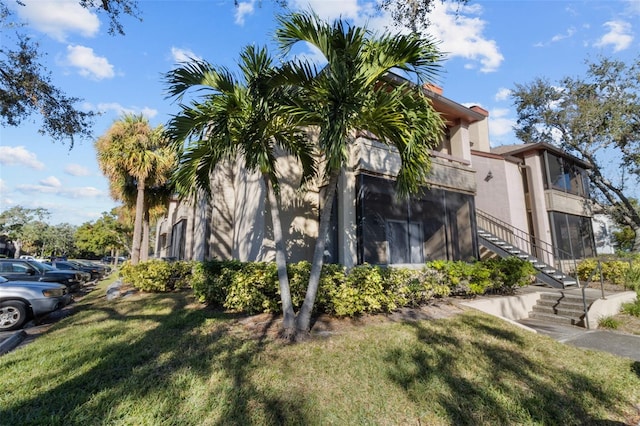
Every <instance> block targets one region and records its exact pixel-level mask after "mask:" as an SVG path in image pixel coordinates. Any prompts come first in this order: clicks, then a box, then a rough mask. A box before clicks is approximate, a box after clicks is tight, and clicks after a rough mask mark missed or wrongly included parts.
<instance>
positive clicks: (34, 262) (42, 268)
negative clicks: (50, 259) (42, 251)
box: [29, 260, 56, 272]
mask: <svg viewBox="0 0 640 426" xmlns="http://www.w3.org/2000/svg"><path fill="white" fill-rule="evenodd" d="M29 265H31V266H33V267H34V268H35V269H37V270H38V271H40V272H45V271H55V270H56V268H54V267H53V266H51V265H47V264H46V263H42V262H38V261H37V260H30V261H29Z"/></svg>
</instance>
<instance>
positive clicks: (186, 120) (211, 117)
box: [166, 46, 315, 337]
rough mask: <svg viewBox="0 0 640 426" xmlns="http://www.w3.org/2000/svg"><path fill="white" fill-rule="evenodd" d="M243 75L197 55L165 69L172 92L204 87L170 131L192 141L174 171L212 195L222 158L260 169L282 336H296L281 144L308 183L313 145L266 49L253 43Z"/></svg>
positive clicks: (184, 186)
mask: <svg viewBox="0 0 640 426" xmlns="http://www.w3.org/2000/svg"><path fill="white" fill-rule="evenodd" d="M240 69H241V71H242V75H241V76H240V78H236V77H234V75H233V74H232V73H231V72H230V71H229V70H227V69H226V68H215V67H213V66H212V65H210V64H208V63H206V62H201V61H194V62H191V63H189V64H185V65H183V66H182V67H180V68H177V69H175V70H173V71H171V72H169V73H168V74H167V78H166V79H167V82H168V84H169V94H170V96H177V97H178V98H179V99H181V98H182V96H183V95H184V94H185V93H186V92H187V91H195V90H205V92H204V93H205V95H203V96H202V98H201V100H197V101H194V102H193V103H192V104H191V105H189V106H187V105H181V108H182V110H181V112H180V113H179V114H178V115H176V116H175V117H174V118H173V119H172V120H171V123H170V124H169V128H168V134H169V135H170V137H171V138H172V139H173V140H174V141H176V143H178V144H180V145H182V143H183V142H184V141H188V142H189V144H188V146H187V148H186V151H185V152H184V153H183V155H182V157H181V160H180V166H179V168H178V170H177V172H176V174H175V185H176V188H177V189H178V191H179V192H180V193H182V194H184V195H191V196H193V197H194V198H196V197H197V196H198V195H199V193H200V192H203V193H204V194H205V195H209V194H210V191H211V188H210V183H211V173H212V172H213V170H214V169H215V168H216V166H217V165H218V164H220V162H221V161H224V160H229V159H233V158H238V157H239V158H240V159H241V160H242V161H243V163H244V166H245V168H246V169H247V170H248V171H258V172H260V173H261V175H262V179H263V181H264V185H265V188H266V189H267V196H268V200H269V205H270V208H271V218H272V223H273V234H274V242H275V246H276V264H277V269H278V279H279V283H280V296H281V301H282V309H283V312H284V320H283V334H284V335H285V336H286V337H290V336H293V335H294V334H295V314H294V311H293V304H292V302H291V294H290V289H289V280H288V277H287V265H286V251H285V246H284V241H283V234H282V224H281V221H280V207H279V204H280V203H279V199H278V198H279V187H278V177H277V176H278V171H277V164H276V163H277V161H276V160H277V150H282V151H284V152H286V153H288V154H290V155H292V156H293V157H294V158H295V159H296V160H298V161H299V162H300V163H301V165H302V168H303V173H302V180H303V182H304V181H305V180H307V179H308V178H310V177H312V176H313V175H314V174H315V169H314V160H313V157H312V155H313V149H312V147H311V145H310V144H309V143H308V142H307V139H306V134H305V132H304V131H303V129H302V128H301V127H300V124H301V123H299V122H297V121H296V120H295V118H294V117H293V116H288V115H286V114H283V112H282V105H283V104H284V103H285V102H286V101H287V99H289V98H290V96H291V95H292V94H293V92H294V90H292V88H290V87H287V86H286V85H283V84H281V80H280V77H279V75H278V70H277V69H276V68H275V66H274V64H273V59H272V58H271V57H270V56H269V55H268V53H267V50H266V49H264V48H262V49H258V48H256V47H254V46H248V47H246V48H244V50H243V51H242V52H241V54H240Z"/></svg>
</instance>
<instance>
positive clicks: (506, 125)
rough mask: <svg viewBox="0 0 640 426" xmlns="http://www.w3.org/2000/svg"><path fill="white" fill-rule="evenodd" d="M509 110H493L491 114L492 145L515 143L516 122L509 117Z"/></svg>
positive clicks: (490, 132) (490, 131)
mask: <svg viewBox="0 0 640 426" xmlns="http://www.w3.org/2000/svg"><path fill="white" fill-rule="evenodd" d="M509 113H510V111H509V110H508V109H503V108H498V109H494V110H491V112H490V113H489V134H490V138H491V145H492V146H495V144H496V142H497V144H503V143H515V134H514V132H513V126H515V125H516V121H515V120H514V119H513V118H510V117H509Z"/></svg>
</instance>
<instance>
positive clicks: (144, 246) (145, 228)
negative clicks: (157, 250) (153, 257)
mask: <svg viewBox="0 0 640 426" xmlns="http://www.w3.org/2000/svg"><path fill="white" fill-rule="evenodd" d="M147 260H149V208H148V207H147V208H145V212H144V217H143V220H142V242H141V243H140V261H141V262H145V261H147Z"/></svg>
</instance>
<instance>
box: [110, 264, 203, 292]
mask: <svg viewBox="0 0 640 426" xmlns="http://www.w3.org/2000/svg"><path fill="white" fill-rule="evenodd" d="M192 267H193V263H192V262H188V261H178V262H165V261H163V260H159V259H152V260H149V261H145V262H140V263H138V264H137V265H131V263H125V264H124V265H123V266H122V268H120V277H121V278H122V280H123V281H124V282H126V283H128V284H131V285H132V286H134V287H135V288H137V289H139V290H142V291H148V292H167V291H173V290H175V289H179V288H186V287H189V285H190V275H191V269H192Z"/></svg>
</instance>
